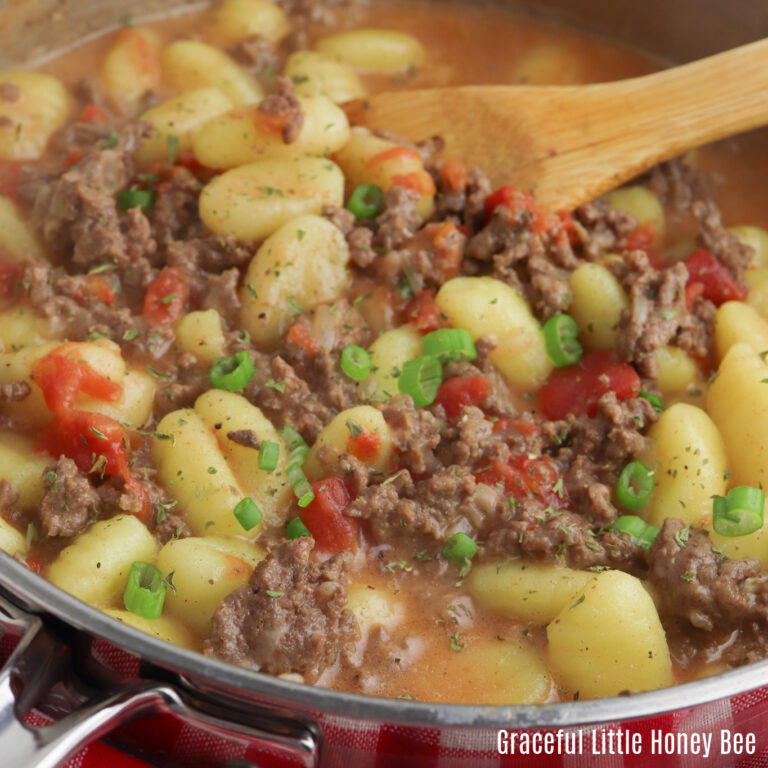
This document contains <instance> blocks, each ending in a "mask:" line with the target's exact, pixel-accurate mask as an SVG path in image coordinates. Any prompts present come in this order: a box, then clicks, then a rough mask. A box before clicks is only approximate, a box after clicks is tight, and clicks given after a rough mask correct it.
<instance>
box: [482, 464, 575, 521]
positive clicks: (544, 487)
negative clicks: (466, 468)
mask: <svg viewBox="0 0 768 768" xmlns="http://www.w3.org/2000/svg"><path fill="white" fill-rule="evenodd" d="M476 478H477V481H478V482H479V483H485V484H486V485H490V486H496V485H499V486H503V488H504V492H505V493H507V494H509V495H510V496H513V497H514V498H516V499H524V498H526V497H531V496H532V497H534V498H537V499H540V500H541V501H542V502H543V503H544V504H546V505H548V506H550V507H554V508H555V509H563V508H564V507H567V506H568V497H567V494H566V492H565V489H564V488H563V483H562V477H561V476H560V473H559V472H558V470H557V467H556V466H555V462H554V461H553V460H552V459H551V458H549V456H536V457H529V456H512V457H511V458H510V459H509V461H508V462H507V463H505V462H503V461H501V459H495V460H494V462H493V463H492V464H491V467H490V468H489V469H484V470H483V471H482V472H478V474H477V475H476Z"/></svg>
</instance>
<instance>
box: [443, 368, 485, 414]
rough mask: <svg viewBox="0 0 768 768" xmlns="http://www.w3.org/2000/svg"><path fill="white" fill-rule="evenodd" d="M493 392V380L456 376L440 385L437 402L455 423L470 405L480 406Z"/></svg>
mask: <svg viewBox="0 0 768 768" xmlns="http://www.w3.org/2000/svg"><path fill="white" fill-rule="evenodd" d="M492 392H493V385H492V384H491V380H490V379H486V378H485V376H455V377H454V378H452V379H448V380H447V381H444V382H443V383H442V384H441V385H440V389H438V390H437V402H438V403H440V405H442V406H443V408H444V409H445V415H446V416H447V417H448V418H449V419H450V421H455V420H456V419H458V418H459V416H461V412H462V411H463V410H464V409H465V408H466V407H467V406H468V405H479V404H480V403H482V402H483V400H485V398H486V397H488V395H490V394H491V393H492Z"/></svg>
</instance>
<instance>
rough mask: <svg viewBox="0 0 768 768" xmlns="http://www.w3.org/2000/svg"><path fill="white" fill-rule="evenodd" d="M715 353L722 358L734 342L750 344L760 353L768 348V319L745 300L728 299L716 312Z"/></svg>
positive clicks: (719, 358)
mask: <svg viewBox="0 0 768 768" xmlns="http://www.w3.org/2000/svg"><path fill="white" fill-rule="evenodd" d="M714 337H715V354H716V355H717V359H718V360H722V359H723V358H724V357H725V355H726V354H727V352H728V350H729V349H730V348H731V347H732V346H734V344H739V343H744V344H749V345H750V346H751V347H752V349H754V350H755V352H757V353H758V354H760V353H761V352H764V351H765V350H767V349H768V320H766V319H765V318H763V317H761V316H760V313H759V312H758V311H757V310H756V309H755V308H754V307H752V306H750V305H749V304H745V303H744V302H743V301H726V302H725V304H722V305H721V306H720V307H718V310H717V313H716V314H715V332H714Z"/></svg>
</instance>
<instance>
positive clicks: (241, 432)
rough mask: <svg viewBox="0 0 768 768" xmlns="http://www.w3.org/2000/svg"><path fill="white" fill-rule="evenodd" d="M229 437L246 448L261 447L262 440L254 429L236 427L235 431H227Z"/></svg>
mask: <svg viewBox="0 0 768 768" xmlns="http://www.w3.org/2000/svg"><path fill="white" fill-rule="evenodd" d="M227 437H228V438H229V439H230V440H231V441H232V442H233V443H237V444H238V445H242V446H244V447H245V448H255V449H256V450H258V449H259V448H261V441H260V440H259V438H258V435H257V434H256V433H255V432H254V431H253V430H252V429H236V430H235V431H234V432H227Z"/></svg>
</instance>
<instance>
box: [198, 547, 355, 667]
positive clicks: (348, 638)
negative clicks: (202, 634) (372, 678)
mask: <svg viewBox="0 0 768 768" xmlns="http://www.w3.org/2000/svg"><path fill="white" fill-rule="evenodd" d="M313 546H314V542H313V541H312V540H311V539H308V538H299V539H295V540H293V541H285V542H283V543H281V544H278V545H277V546H276V547H275V548H274V549H273V550H272V551H271V552H270V553H269V555H267V557H266V559H265V560H263V561H262V562H261V563H259V565H257V566H256V570H255V571H254V572H253V576H252V577H251V580H250V582H249V583H248V584H247V585H246V586H244V587H242V588H240V589H238V590H237V591H235V592H233V593H232V594H231V595H230V596H229V597H227V598H226V599H225V600H224V602H223V603H222V604H221V605H220V606H219V607H218V609H217V610H216V613H215V614H214V616H213V622H212V624H211V632H210V638H209V639H208V641H207V642H206V645H205V652H206V653H207V654H209V655H212V656H217V657H218V658H221V659H224V660H226V661H229V662H231V663H234V664H240V665H243V666H248V667H251V668H254V669H258V670H261V671H262V672H266V673H268V674H272V675H280V674H288V673H294V674H300V675H302V676H303V678H304V679H305V680H306V681H307V682H314V681H315V680H317V678H318V677H320V675H321V674H322V673H323V671H324V670H325V669H326V668H327V667H329V666H331V665H332V664H334V663H335V662H336V661H337V660H338V659H339V658H340V657H344V656H346V655H347V654H349V653H350V652H351V650H352V647H353V645H354V643H355V641H356V640H357V639H358V638H359V636H360V632H359V629H358V626H357V621H356V619H355V617H354V615H353V614H352V613H351V612H350V611H348V610H346V609H345V608H344V606H345V604H346V602H347V590H346V584H345V581H346V574H347V571H348V569H349V566H350V563H351V556H350V555H349V553H347V552H341V553H339V554H337V555H334V556H333V557H332V558H331V559H330V560H326V561H324V562H320V563H316V562H313V561H312V559H311V554H312V547H313Z"/></svg>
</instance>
